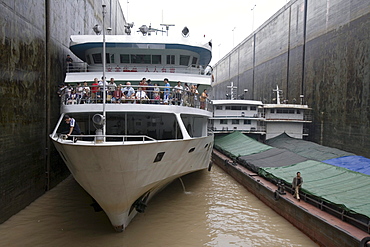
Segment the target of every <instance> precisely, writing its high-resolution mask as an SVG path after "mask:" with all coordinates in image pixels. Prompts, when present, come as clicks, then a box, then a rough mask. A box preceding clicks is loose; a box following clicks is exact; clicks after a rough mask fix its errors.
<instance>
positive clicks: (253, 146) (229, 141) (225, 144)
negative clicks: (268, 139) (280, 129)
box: [214, 132, 272, 159]
mask: <svg viewBox="0 0 370 247" xmlns="http://www.w3.org/2000/svg"><path fill="white" fill-rule="evenodd" d="M214 146H215V148H216V149H217V150H219V151H221V152H223V153H224V154H225V155H228V156H229V157H230V158H233V159H234V158H237V157H239V156H244V155H250V154H256V153H260V152H263V151H266V150H269V149H271V148H272V147H270V146H267V145H265V144H263V143H260V142H258V141H256V140H254V139H252V138H250V137H248V136H246V135H244V134H242V133H240V132H233V133H231V134H229V135H226V136H222V137H216V138H215V145H214Z"/></svg>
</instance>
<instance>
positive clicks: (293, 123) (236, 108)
mask: <svg viewBox="0 0 370 247" xmlns="http://www.w3.org/2000/svg"><path fill="white" fill-rule="evenodd" d="M228 88H231V94H230V95H227V96H229V97H230V98H229V99H225V100H212V105H213V116H212V117H211V118H210V122H211V129H212V131H213V132H214V133H215V134H227V133H231V132H233V131H239V132H242V133H244V134H248V135H254V136H257V137H258V139H260V140H265V139H271V138H273V137H275V136H278V135H280V134H281V133H284V132H285V133H286V134H288V135H289V136H291V137H294V138H299V139H303V138H304V137H305V136H308V131H307V129H306V128H304V125H305V124H309V123H311V122H312V121H311V115H310V110H311V109H310V108H309V107H308V105H304V104H303V103H302V102H301V104H288V103H287V101H283V103H281V100H280V98H281V90H280V89H279V87H278V86H276V89H274V90H273V91H274V92H276V104H264V103H263V102H262V101H257V100H244V99H235V97H234V95H235V94H234V93H233V90H234V89H236V87H235V86H234V85H233V83H231V86H228ZM302 98H303V96H302Z"/></svg>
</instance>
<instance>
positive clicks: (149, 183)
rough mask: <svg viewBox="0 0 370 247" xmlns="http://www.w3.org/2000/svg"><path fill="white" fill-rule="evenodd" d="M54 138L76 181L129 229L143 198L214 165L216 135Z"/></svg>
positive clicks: (118, 226)
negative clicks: (144, 139)
mask: <svg viewBox="0 0 370 247" xmlns="http://www.w3.org/2000/svg"><path fill="white" fill-rule="evenodd" d="M53 141H54V144H55V147H56V148H57V150H58V152H59V153H60V155H61V157H62V158H63V159H64V161H65V163H66V165H67V166H68V168H69V170H70V171H71V173H72V174H73V176H74V178H75V179H76V181H77V182H78V183H79V184H80V185H81V186H82V187H83V188H84V189H85V190H86V191H87V192H88V193H89V194H90V195H91V196H92V197H93V198H94V199H95V200H96V201H97V202H98V203H99V205H100V207H101V208H102V209H103V210H104V211H105V213H106V214H107V216H108V217H109V219H110V221H111V223H112V225H113V227H114V228H115V229H116V230H121V229H122V230H123V229H124V228H125V227H127V225H128V224H129V222H130V221H131V219H132V218H133V217H134V216H135V214H136V213H137V210H136V208H135V205H137V203H138V201H139V202H142V204H146V202H147V201H148V200H149V199H150V198H151V197H152V196H153V195H154V194H155V193H157V192H158V191H159V190H161V189H162V188H163V187H164V186H166V185H167V184H169V183H170V182H172V181H173V180H174V179H176V178H179V177H181V176H183V175H185V174H188V173H191V172H194V171H198V170H202V169H206V168H207V167H208V165H209V162H210V156H211V152H212V144H213V136H206V137H199V138H193V139H188V140H166V141H157V142H144V143H140V144H137V143H135V144H130V143H125V144H117V143H116V144H114V143H109V142H104V143H103V144H90V143H84V141H78V142H77V143H73V142H72V141H68V140H60V139H53ZM158 155H159V157H158ZM160 156H162V158H161V159H160Z"/></svg>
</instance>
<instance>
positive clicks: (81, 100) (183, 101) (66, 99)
mask: <svg viewBox="0 0 370 247" xmlns="http://www.w3.org/2000/svg"><path fill="white" fill-rule="evenodd" d="M105 87H106V92H105V94H106V95H105V96H106V97H105V98H106V104H130V103H131V104H159V105H178V106H186V107H192V108H200V109H203V110H207V111H211V110H212V106H211V101H210V100H209V99H208V98H205V97H202V94H201V93H200V92H198V91H196V89H195V88H192V89H189V90H185V89H177V88H176V87H166V86H155V85H130V86H127V85H122V84H119V85H118V86H117V85H114V84H112V85H110V84H109V83H108V84H106V86H105ZM58 95H59V97H60V99H61V104H62V105H80V104H102V103H103V96H104V93H103V87H102V86H99V85H90V86H89V85H87V84H86V85H82V84H80V85H73V86H72V85H65V86H62V87H60V89H59V90H58Z"/></svg>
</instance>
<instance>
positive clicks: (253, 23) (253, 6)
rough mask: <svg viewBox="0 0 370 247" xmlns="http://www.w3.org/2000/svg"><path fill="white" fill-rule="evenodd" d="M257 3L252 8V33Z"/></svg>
mask: <svg viewBox="0 0 370 247" xmlns="http://www.w3.org/2000/svg"><path fill="white" fill-rule="evenodd" d="M256 6H257V5H254V6H253V8H252V9H251V10H252V33H253V31H254V8H255V7H256Z"/></svg>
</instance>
